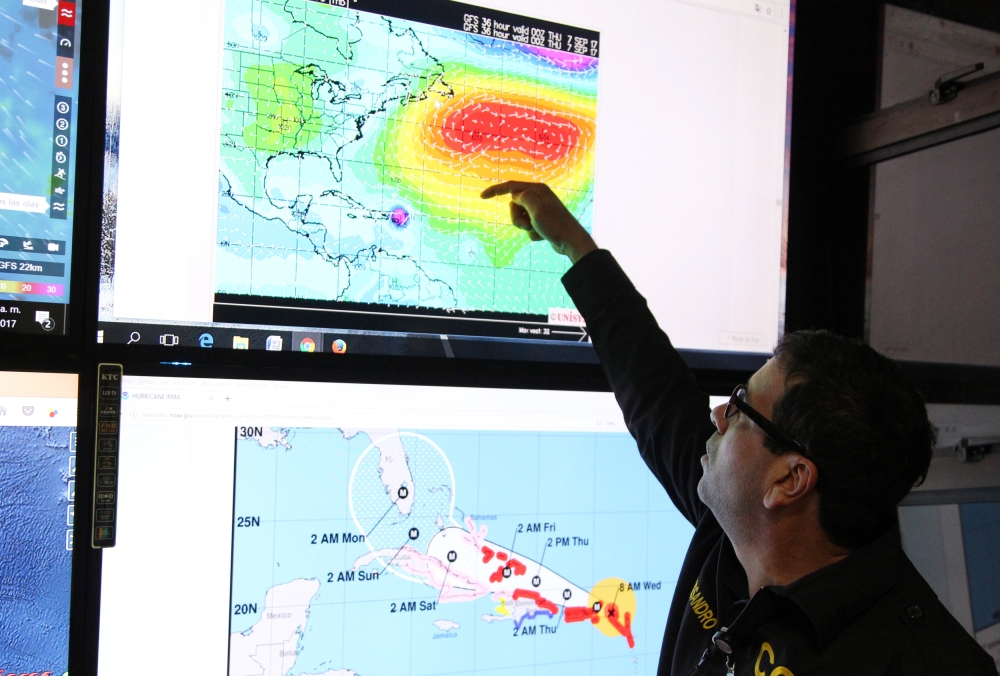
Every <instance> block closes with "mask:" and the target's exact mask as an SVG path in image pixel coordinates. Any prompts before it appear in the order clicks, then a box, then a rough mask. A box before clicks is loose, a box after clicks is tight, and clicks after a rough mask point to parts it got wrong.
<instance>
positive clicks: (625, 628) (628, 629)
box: [605, 603, 635, 648]
mask: <svg viewBox="0 0 1000 676" xmlns="http://www.w3.org/2000/svg"><path fill="white" fill-rule="evenodd" d="M617 611H618V606H616V605H615V604H613V603H609V604H608V607H607V612H606V613H605V617H607V618H608V622H610V623H611V626H612V627H614V628H615V630H617V632H618V633H619V634H621V635H622V636H624V637H625V640H626V641H628V647H629V648H634V647H635V638H633V637H632V615H631V614H630V613H625V622H624V623H622V622H620V621H619V620H618V612H617Z"/></svg>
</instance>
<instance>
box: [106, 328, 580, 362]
mask: <svg viewBox="0 0 1000 676" xmlns="http://www.w3.org/2000/svg"><path fill="white" fill-rule="evenodd" d="M580 331H581V333H582V332H583V330H582V329H581V330H580ZM583 336H584V337H585V334H583ZM97 342H98V343H101V344H116V345H138V346H144V347H159V348H161V349H165V350H168V349H169V348H176V347H187V348H191V347H195V348H202V349H225V350H263V351H270V352H306V353H309V352H325V353H327V354H335V355H336V354H348V353H349V354H367V355H392V356H410V357H442V358H459V359H501V360H517V361H536V362H538V361H542V362H564V363H578V364H597V363H598V360H597V355H596V353H595V352H594V349H593V346H592V345H591V344H590V343H589V342H587V341H586V340H580V338H576V339H575V340H572V341H562V340H531V339H509V338H484V337H480V336H462V335H449V334H428V333H387V332H376V331H351V330H335V329H323V330H301V331H299V330H287V329H284V330H283V329H273V328H266V327H265V328H244V327H232V326H184V325H177V324H146V323H139V322H99V323H98V326H97ZM167 354H168V352H167V351H165V352H164V355H167Z"/></svg>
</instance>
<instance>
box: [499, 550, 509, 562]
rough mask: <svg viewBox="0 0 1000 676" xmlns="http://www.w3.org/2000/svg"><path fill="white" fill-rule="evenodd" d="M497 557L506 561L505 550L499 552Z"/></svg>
mask: <svg viewBox="0 0 1000 676" xmlns="http://www.w3.org/2000/svg"><path fill="white" fill-rule="evenodd" d="M497 558H498V559H500V560H501V561H506V560H507V555H506V554H504V553H503V552H497Z"/></svg>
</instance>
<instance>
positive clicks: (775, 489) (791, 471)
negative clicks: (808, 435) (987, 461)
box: [764, 453, 819, 509]
mask: <svg viewBox="0 0 1000 676" xmlns="http://www.w3.org/2000/svg"><path fill="white" fill-rule="evenodd" d="M775 460H776V462H775V463H774V474H772V476H771V483H770V485H769V486H768V488H767V492H766V493H765V494H764V507H766V508H767V509H777V508H779V507H787V506H790V505H793V504H795V503H797V502H799V501H800V500H802V499H803V498H804V497H806V496H807V495H809V494H810V493H811V492H812V491H813V490H814V489H815V488H816V482H817V481H819V472H818V471H817V469H816V463H814V462H813V461H812V460H810V459H809V458H807V457H805V456H803V455H799V454H798V453H789V454H787V455H781V456H778V457H777V458H775Z"/></svg>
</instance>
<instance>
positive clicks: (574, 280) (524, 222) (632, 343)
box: [482, 182, 714, 523]
mask: <svg viewBox="0 0 1000 676" xmlns="http://www.w3.org/2000/svg"><path fill="white" fill-rule="evenodd" d="M498 195H510V196H511V203H510V211H511V220H512V222H513V223H514V225H515V226H516V227H518V228H521V229H522V230H525V231H527V232H528V236H529V237H531V239H532V240H534V241H541V240H543V239H544V240H546V241H548V242H549V243H550V244H551V245H552V247H553V248H554V249H555V250H556V251H557V252H559V253H561V254H564V255H566V256H568V257H569V259H570V260H571V261H573V263H574V265H573V267H572V268H571V269H570V270H569V272H567V273H566V274H565V276H564V277H563V285H564V286H565V287H566V290H567V291H568V292H569V294H570V296H571V297H572V298H573V300H574V302H575V303H576V305H577V309H578V310H579V311H580V313H581V314H582V315H583V317H584V319H585V320H586V321H587V329H588V331H589V332H590V336H591V340H592V341H593V343H594V347H595V348H596V350H597V354H598V356H599V357H600V359H601V364H602V365H603V366H604V371H605V373H606V374H607V376H608V380H609V382H610V383H611V387H612V389H613V390H614V392H615V397H616V398H617V400H618V404H619V406H621V409H622V412H623V413H624V415H625V423H626V424H627V425H628V428H629V431H630V432H631V433H632V436H633V437H635V439H636V442H637V443H638V446H639V451H640V453H641V454H642V457H643V460H645V462H646V464H647V465H648V466H649V468H650V470H652V472H653V473H654V475H656V477H657V479H659V481H660V483H661V484H663V486H664V487H665V488H666V489H667V492H668V493H669V494H670V497H671V499H672V500H673V501H674V504H676V505H677V507H678V509H680V510H681V511H682V512H683V513H684V515H685V516H686V517H687V518H688V520H689V521H691V522H692V523H697V522H698V521H699V520H700V518H701V516H702V515H703V514H704V513H705V511H706V507H705V506H704V505H703V504H702V502H701V501H700V500H699V499H698V494H697V486H698V480H699V479H700V478H701V462H700V457H701V456H702V455H703V454H704V453H705V441H706V440H707V439H708V438H709V437H710V436H711V434H712V432H713V431H714V428H713V427H712V424H711V422H710V420H709V416H708V402H707V401H706V399H705V396H704V395H702V394H701V393H700V392H699V391H698V388H697V385H696V384H695V381H694V378H693V376H692V375H691V372H690V370H689V369H688V367H687V364H685V362H684V360H683V359H682V358H681V356H680V355H679V354H678V353H677V351H676V350H675V349H674V348H673V346H672V345H671V344H670V340H669V339H668V338H667V336H666V334H664V333H663V331H662V330H660V328H659V326H658V325H657V324H656V320H655V319H654V318H653V315H652V313H650V311H649V308H648V307H647V305H646V300H645V299H644V298H643V297H642V296H641V295H640V294H639V292H638V291H636V289H635V287H634V286H633V285H632V283H631V282H630V281H629V279H628V277H627V276H626V275H625V273H624V272H623V271H622V269H621V268H620V267H619V266H618V264H617V263H616V262H615V260H614V258H613V257H612V256H611V254H610V253H608V252H607V251H603V250H599V249H598V247H597V244H596V243H595V242H594V240H593V238H592V237H591V236H590V234H589V233H588V232H587V231H586V230H584V229H583V226H581V225H580V223H579V222H578V221H577V220H576V218H574V217H573V215H572V214H571V213H570V212H569V211H568V210H567V209H566V207H565V206H564V205H563V204H562V202H561V201H560V200H559V198H558V197H557V196H556V195H555V193H553V192H552V190H551V189H550V188H549V187H548V186H546V185H544V184H540V183H520V182H508V183H501V184H499V185H495V186H492V187H490V188H487V189H486V190H485V191H483V194H482V196H483V197H484V198H490V197H496V196H498Z"/></svg>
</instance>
